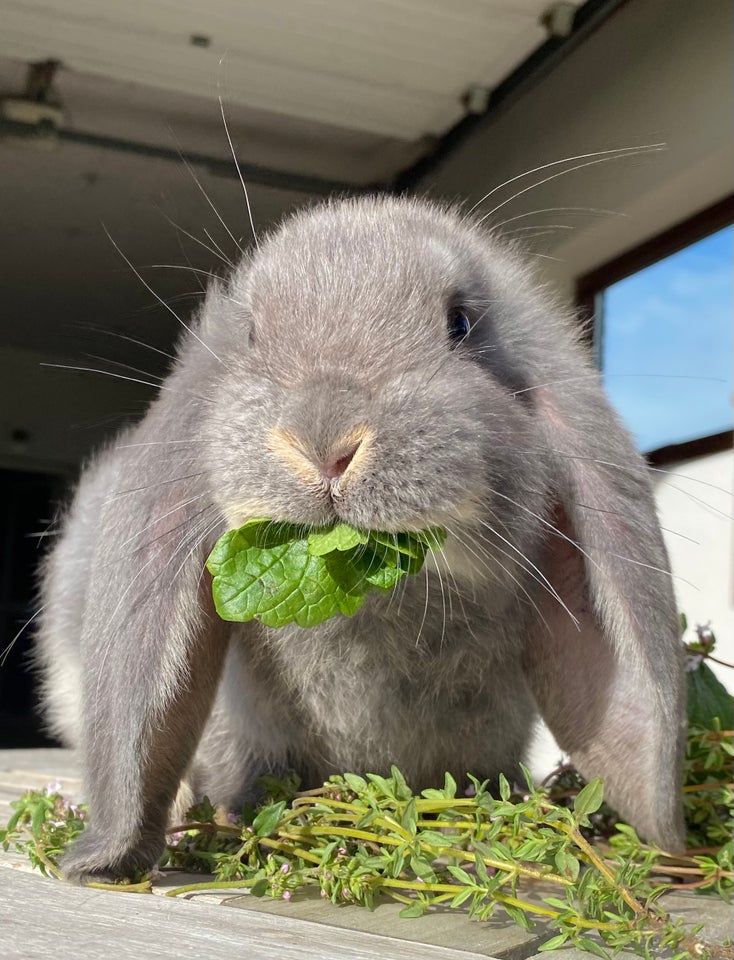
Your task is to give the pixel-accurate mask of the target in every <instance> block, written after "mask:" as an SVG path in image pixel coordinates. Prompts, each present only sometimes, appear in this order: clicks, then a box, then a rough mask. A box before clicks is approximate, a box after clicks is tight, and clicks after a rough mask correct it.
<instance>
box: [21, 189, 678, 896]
mask: <svg viewBox="0 0 734 960" xmlns="http://www.w3.org/2000/svg"><path fill="white" fill-rule="evenodd" d="M587 352H588V351H587V349H586V347H585V345H584V343H583V335H582V331H581V330H580V327H579V323H578V321H577V320H576V319H575V318H573V317H571V316H568V315H566V314H565V313H564V311H563V310H562V309H561V308H560V307H559V306H558V305H557V304H556V303H554V302H553V300H552V298H551V297H550V295H549V294H548V292H547V291H546V290H544V289H543V288H542V287H539V286H538V284H537V282H536V281H535V280H534V279H533V276H532V271H531V270H530V269H529V268H528V266H527V264H526V263H525V259H524V258H523V256H522V255H521V254H520V253H519V252H518V251H517V250H515V249H514V248H513V246H512V245H511V244H509V245H508V243H506V242H505V241H502V240H501V239H499V238H497V237H496V236H494V235H493V233H492V231H491V230H487V229H485V228H484V227H482V226H481V225H480V224H479V223H478V218H477V217H472V216H470V215H462V213H461V211H460V210H459V209H457V208H456V207H453V206H442V205H440V204H437V203H434V202H428V201H425V200H419V199H409V198H401V197H395V196H369V197H360V198H354V199H341V200H331V201H328V202H324V203H322V204H320V205H316V206H313V207H311V208H309V209H305V210H300V211H298V212H296V213H295V214H293V215H291V216H290V218H289V219H287V220H286V221H285V222H284V223H283V224H281V225H280V227H279V228H278V229H276V230H274V231H273V232H272V233H271V234H269V235H268V236H263V237H262V238H261V239H260V242H259V244H258V247H257V249H255V250H253V251H252V253H251V255H249V256H247V257H245V258H244V259H243V261H242V262H241V263H240V264H239V265H238V266H237V267H236V268H235V269H234V271H233V272H232V273H231V275H229V276H228V277H227V278H226V279H224V280H215V281H214V282H213V283H212V284H211V285H210V287H209V289H208V291H207V294H206V298H205V301H204V303H203V305H202V307H201V309H200V311H199V314H198V316H197V317H196V319H195V320H194V321H193V325H192V326H191V327H188V328H187V330H186V332H185V333H184V334H183V335H182V338H181V341H180V343H179V345H178V349H177V356H176V360H175V363H174V364H173V366H172V369H171V370H170V372H169V374H168V376H167V378H166V379H165V380H164V382H163V385H162V388H161V391H160V393H159V395H158V397H157V398H156V399H155V400H154V402H153V403H152V404H151V406H150V408H149V410H148V411H147V414H146V415H145V417H144V418H143V420H142V421H141V422H140V423H138V424H137V425H136V426H134V427H132V428H128V429H127V431H126V432H124V433H123V434H122V435H121V436H119V437H118V438H117V440H116V441H115V442H114V443H112V445H111V446H110V447H109V448H108V449H106V450H104V451H103V452H101V453H100V454H99V455H98V456H97V458H96V459H95V460H94V462H93V463H91V465H89V466H88V467H87V469H86V470H85V472H84V473H83V475H82V478H81V480H80V482H79V484H78V488H77V490H76V493H75V496H74V499H73V502H72V504H71V506H70V508H69V510H68V513H67V516H66V518H65V520H64V527H63V532H62V535H61V536H60V538H59V540H58V543H57V546H56V547H55V549H54V550H53V551H52V552H51V553H50V555H49V556H48V558H47V560H46V561H45V566H44V569H43V573H42V587H41V599H42V603H43V609H42V613H41V615H40V617H39V619H40V628H39V631H38V639H37V658H38V662H39V665H40V669H41V671H42V675H43V700H44V705H45V711H46V716H47V718H48V722H49V725H50V728H51V729H52V730H53V731H54V732H55V734H56V735H57V736H59V737H60V738H61V740H62V741H63V742H64V743H65V744H68V745H70V746H74V747H76V748H77V749H78V750H79V751H80V753H81V757H82V759H83V769H84V775H85V779H86V790H87V793H88V799H89V804H90V823H89V826H88V828H87V830H86V831H85V832H84V834H83V835H82V836H81V837H80V838H79V839H78V840H77V841H76V842H75V843H74V844H73V845H72V847H71V848H70V850H69V852H68V853H67V854H66V855H65V857H64V859H63V862H62V868H63V872H64V874H65V876H66V877H67V878H69V879H70V880H73V881H77V882H81V881H84V880H89V879H114V878H119V877H122V876H128V875H130V874H131V873H132V872H133V871H137V870H141V869H143V870H144V869H147V868H150V867H152V866H153V865H154V864H155V862H156V861H157V860H158V858H159V857H160V855H161V853H162V851H163V849H164V831H165V829H166V826H167V824H168V822H169V816H170V815H171V813H172V811H174V810H178V809H184V808H185V802H187V801H188V800H190V799H192V798H194V797H196V798H199V797H201V796H202V795H204V794H206V795H208V796H209V798H210V799H211V801H212V802H213V803H214V804H217V805H223V806H225V807H227V808H234V809H236V808H237V807H238V805H240V804H241V803H242V802H243V801H244V800H245V799H247V798H251V797H252V796H253V795H254V794H255V792H256V782H257V779H258V777H260V776H261V775H262V774H263V773H265V772H268V771H281V770H285V769H289V768H293V769H295V770H296V771H298V772H299V773H300V774H301V775H302V777H303V778H304V785H305V786H312V785H314V784H318V783H320V782H322V781H323V780H324V778H326V777H327V776H329V775H330V774H332V773H336V772H344V771H354V772H378V773H380V772H381V773H386V772H388V771H389V769H390V765H391V764H396V765H397V766H398V767H399V768H400V769H401V770H402V772H403V773H404V775H405V776H406V778H407V780H408V782H409V783H410V784H411V786H412V787H413V788H414V789H422V788H425V787H427V786H430V785H436V784H437V783H442V782H443V777H444V773H445V771H449V772H451V773H452V774H453V775H454V777H455V778H456V779H457V781H459V782H466V774H467V772H470V773H472V774H475V775H477V776H480V777H487V778H490V779H496V778H497V777H498V775H499V774H500V773H501V772H503V773H505V774H506V775H507V776H508V777H512V776H513V775H514V774H515V773H516V772H517V771H518V763H519V762H520V761H521V760H522V758H523V756H524V752H525V750H526V748H527V745H528V741H529V738H530V736H531V734H532V732H533V729H534V726H535V724H536V721H537V718H538V716H541V717H542V718H543V719H544V720H545V721H546V723H547V724H548V726H549V727H550V730H551V731H552V732H553V734H554V735H555V737H556V739H557V741H558V743H559V744H560V746H561V747H562V748H563V749H564V750H566V751H568V752H569V753H570V756H571V758H572V760H573V761H574V763H575V764H576V765H577V767H578V769H579V770H580V772H581V773H582V774H583V776H585V777H587V778H591V777H595V776H598V775H599V776H602V777H603V778H604V781H605V789H606V797H607V799H608V801H609V802H610V804H612V805H613V806H614V807H615V809H616V810H617V811H619V813H620V814H621V815H622V816H623V817H624V818H626V819H627V820H628V821H629V822H630V823H632V824H633V825H634V826H635V827H636V828H637V829H638V830H639V831H640V833H641V834H642V835H643V836H644V837H646V838H647V839H648V840H650V841H653V842H655V843H657V844H660V845H661V846H663V847H664V848H666V849H667V850H671V851H672V850H679V849H681V847H682V845H683V821H682V806H681V800H680V776H681V751H682V744H683V735H684V729H685V723H684V685H683V667H682V649H681V645H680V642H679V628H678V619H677V615H676V608H675V603H674V598H673V592H672V587H671V582H670V575H669V573H668V572H667V557H666V551H665V547H664V544H663V540H662V537H661V533H660V529H659V526H658V522H657V519H656V514H655V506H654V502H653V497H652V493H651V486H650V483H649V480H648V472H647V469H646V465H645V463H644V461H643V459H642V458H641V457H640V456H639V455H638V454H637V453H636V452H635V449H634V445H633V442H632V440H631V439H630V437H629V435H628V433H627V432H626V430H625V428H624V427H623V426H622V424H621V423H620V421H619V419H618V418H617V416H616V415H615V413H614V412H613V411H612V410H611V408H610V406H609V403H608V401H607V400H606V398H605V395H604V392H603V389H602V386H601V384H600V378H599V376H598V374H597V373H596V372H595V370H594V368H593V366H592V365H591V363H590V361H589V358H588V357H587ZM256 517H271V518H274V519H276V520H283V521H290V522H293V523H297V524H302V525H303V526H304V528H306V529H307V528H311V527H320V526H324V525H329V524H332V523H334V522H345V523H348V524H351V525H353V526H355V527H358V528H362V529H371V530H381V531H393V532H397V531H411V530H413V531H417V530H425V529H427V528H429V527H432V526H440V527H442V528H443V529H444V530H445V531H446V534H447V538H446V542H445V545H444V547H443V549H442V550H441V551H438V550H437V551H435V552H431V553H430V554H429V556H428V561H427V563H426V565H425V567H424V569H423V570H422V571H421V572H420V573H419V574H417V575H415V576H411V577H405V578H403V579H402V580H401V581H400V582H399V583H398V585H397V587H396V588H395V590H394V591H392V592H387V591H379V590H377V591H373V592H372V593H371V594H370V595H369V596H368V597H367V599H366V601H365V603H364V605H363V606H362V607H361V609H360V610H359V611H358V612H357V613H356V614H355V615H354V616H352V617H345V616H342V615H339V616H337V617H335V618H333V619H331V620H328V621H326V622H324V623H322V624H321V625H319V626H314V627H310V628H301V627H298V626H296V625H295V624H290V625H287V626H284V627H281V628H279V629H272V628H268V627H265V626H263V625H262V624H261V623H259V622H258V621H256V620H252V621H250V622H247V623H228V622H225V621H223V620H221V619H220V618H219V617H218V616H217V614H216V612H215V610H214V607H213V603H212V596H211V577H210V575H209V573H208V572H207V569H206V567H205V561H206V558H207V555H208V553H209V552H210V550H211V549H212V546H213V544H214V543H215V542H216V540H217V538H218V537H220V536H221V535H222V534H223V533H224V532H225V531H227V530H229V529H233V528H236V527H239V526H241V525H242V524H244V523H245V522H246V521H248V520H250V519H252V518H256ZM177 797H178V799H177ZM182 804H183V806H182Z"/></svg>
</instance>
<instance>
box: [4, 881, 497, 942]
mask: <svg viewBox="0 0 734 960" xmlns="http://www.w3.org/2000/svg"><path fill="white" fill-rule="evenodd" d="M0 927H1V928H2V944H3V949H2V955H3V957H4V960H48V957H54V960H99V957H104V956H109V955H111V954H114V956H115V958H116V960H140V958H141V957H148V956H154V957H156V958H157V960H181V958H188V957H190V958H192V960H194V958H195V960H227V958H230V957H238V958H239V957H245V958H247V960H335V958H337V957H338V958H339V960H486V954H485V955H484V956H481V957H480V955H478V954H475V953H471V952H468V951H465V950H462V949H451V948H447V947H443V946H442V947H435V946H432V945H430V944H426V943H420V944H418V943H412V942H409V941H406V940H396V939H393V938H392V937H390V936H382V935H378V934H369V935H368V934H364V933H361V932H355V931H352V930H346V929H343V928H339V929H337V928H335V927H333V926H329V925H328V924H322V923H311V922H308V921H306V920H297V919H292V918H289V917H284V916H282V915H272V914H267V913H259V912H256V911H250V910H246V911H245V910H226V911H225V910H222V909H221V908H220V907H217V906H210V905H209V904H206V903H186V902H183V901H180V900H171V899H166V898H163V897H146V896H136V895H134V894H127V895H126V894H120V893H106V892H105V891H101V890H90V889H88V888H83V887H72V886H67V885H62V884H59V883H53V882H51V881H44V880H42V879H40V878H38V877H33V876H29V875H28V874H26V873H21V872H19V871H18V872H16V871H13V870H6V871H3V877H2V883H1V884H0Z"/></svg>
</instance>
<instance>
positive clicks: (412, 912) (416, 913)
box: [398, 903, 426, 920]
mask: <svg viewBox="0 0 734 960" xmlns="http://www.w3.org/2000/svg"><path fill="white" fill-rule="evenodd" d="M425 912H426V905H425V904H424V903H411V905H410V906H409V907H403V909H402V910H401V911H400V913H399V914H398V916H399V917H402V918H403V919H404V920H409V919H412V918H413V917H422V916H423V914H424V913H425Z"/></svg>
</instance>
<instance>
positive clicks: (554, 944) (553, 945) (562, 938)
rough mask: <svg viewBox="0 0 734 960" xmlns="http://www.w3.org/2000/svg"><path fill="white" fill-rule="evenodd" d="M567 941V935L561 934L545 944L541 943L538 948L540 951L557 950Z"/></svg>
mask: <svg viewBox="0 0 734 960" xmlns="http://www.w3.org/2000/svg"><path fill="white" fill-rule="evenodd" d="M567 940H568V934H567V933H559V934H558V936H557V937H551V938H550V940H546V941H545V943H541V945H540V946H539V947H538V950H539V951H540V950H556V949H557V948H558V947H562V946H563V944H564V943H566V941H567Z"/></svg>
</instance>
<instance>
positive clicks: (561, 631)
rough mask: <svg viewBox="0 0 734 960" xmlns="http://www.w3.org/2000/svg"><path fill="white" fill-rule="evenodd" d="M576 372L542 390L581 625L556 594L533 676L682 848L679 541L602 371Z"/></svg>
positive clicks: (663, 833)
mask: <svg viewBox="0 0 734 960" xmlns="http://www.w3.org/2000/svg"><path fill="white" fill-rule="evenodd" d="M587 371H588V368H586V370H585V371H582V372H583V373H585V374H586V373H587ZM576 373H577V375H578V373H579V371H578V369H577V370H576ZM573 379H574V380H575V381H576V383H567V384H565V385H561V384H558V386H555V387H552V386H549V387H545V386H544V387H540V388H538V389H537V390H536V391H534V393H535V397H534V400H535V404H536V410H537V413H538V416H539V418H540V423H541V429H542V431H543V433H544V444H545V445H546V446H547V454H546V455H547V456H550V459H551V462H552V464H553V473H554V486H555V489H554V490H552V491H551V493H552V495H553V496H554V497H555V498H556V506H555V513H554V514H552V515H551V516H550V517H549V520H548V526H547V534H548V537H547V544H546V556H545V562H544V569H545V573H546V575H547V576H548V578H549V580H550V581H551V583H552V584H553V586H554V587H555V588H556V590H557V591H558V593H559V594H560V595H561V597H562V598H563V600H564V601H565V603H566V604H567V605H568V607H569V608H570V609H571V610H572V611H573V613H574V614H575V616H576V618H577V620H578V626H577V625H575V624H574V623H573V621H572V619H571V617H570V616H569V614H568V612H567V611H565V610H564V609H563V608H562V607H561V606H560V604H558V603H557V602H555V601H554V600H553V598H552V597H551V596H550V594H549V593H545V594H544V596H543V598H542V599H541V612H542V614H543V617H544V618H545V621H546V624H545V625H543V624H540V625H539V626H538V629H537V631H536V634H535V636H534V637H533V638H532V639H531V643H530V644H529V646H528V650H527V656H526V664H525V666H526V670H527V675H528V679H529V681H530V684H531V687H532V689H533V691H534V694H535V697H536V699H537V702H538V706H539V707H540V711H541V713H542V715H543V717H544V719H545V720H546V722H547V724H548V726H549V727H550V729H551V731H552V732H553V734H554V735H555V737H556V739H557V741H558V743H559V744H560V746H561V747H562V748H563V749H564V750H566V751H568V752H569V753H570V755H571V759H572V760H573V762H574V763H575V765H576V767H577V768H578V770H579V771H580V772H581V774H582V775H583V776H584V777H586V778H591V777H595V776H601V777H603V778H604V782H605V796H606V799H607V800H608V802H609V803H610V805H611V806H612V807H614V808H615V809H616V810H617V811H618V812H619V813H620V814H621V815H622V817H623V818H625V819H627V820H628V821H629V822H630V823H632V824H633V826H635V827H636V828H637V829H638V830H639V832H640V833H641V835H642V836H643V837H645V838H646V839H647V840H650V841H653V842H655V843H657V844H659V845H660V846H662V847H663V848H665V849H667V850H670V851H678V850H681V849H682V848H683V846H684V831H683V815H682V802H681V760H682V748H683V743H684V736H685V697H684V689H685V688H684V673H683V651H682V645H681V643H680V639H679V627H678V617H677V613H676V606H675V599H674V596H673V590H672V585H671V578H670V575H669V573H668V572H667V571H668V558H667V552H666V549H665V545H664V543H663V539H662V535H661V532H660V527H659V525H658V521H657V516H656V513H655V504H654V500H653V496H652V489H651V485H650V482H649V478H648V471H647V467H646V465H645V463H644V461H643V460H642V458H641V457H640V456H639V454H638V453H637V452H636V451H635V449H634V447H633V445H632V442H631V440H630V438H629V436H628V435H627V432H626V431H625V430H624V428H623V427H622V426H621V424H620V422H619V420H618V419H617V417H616V415H615V414H614V413H613V412H612V410H611V408H610V406H609V404H608V401H607V400H606V398H605V396H604V394H603V391H602V388H601V386H600V385H599V383H598V381H597V378H596V377H595V376H594V375H593V373H591V374H589V375H588V376H584V377H578V376H576V377H575V378H573Z"/></svg>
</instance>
